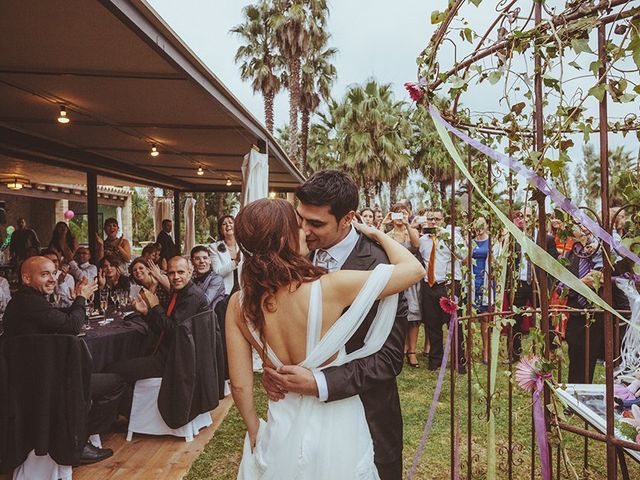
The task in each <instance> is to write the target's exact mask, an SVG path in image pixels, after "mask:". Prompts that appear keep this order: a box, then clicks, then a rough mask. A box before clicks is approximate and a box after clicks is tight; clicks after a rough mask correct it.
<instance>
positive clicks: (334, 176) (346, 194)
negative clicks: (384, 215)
mask: <svg viewBox="0 0 640 480" xmlns="http://www.w3.org/2000/svg"><path fill="white" fill-rule="evenodd" d="M296 197H298V200H300V201H301V202H302V203H306V204H307V205H315V206H323V205H329V207H331V208H330V210H329V211H330V212H331V214H332V215H333V216H334V217H336V220H337V221H340V219H341V218H342V217H344V216H345V215H346V214H347V213H349V212H350V211H351V210H354V211H355V210H357V209H358V185H356V182H354V181H353V178H351V177H350V176H349V175H348V174H346V173H344V172H341V171H339V170H320V171H319V172H316V173H314V174H313V175H311V176H310V177H309V179H308V180H307V181H306V182H304V183H303V184H302V185H300V186H299V187H298V189H297V190H296Z"/></svg>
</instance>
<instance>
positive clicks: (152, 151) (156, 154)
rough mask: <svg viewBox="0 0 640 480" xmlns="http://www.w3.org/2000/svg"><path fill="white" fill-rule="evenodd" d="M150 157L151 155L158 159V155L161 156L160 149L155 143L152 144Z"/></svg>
mask: <svg viewBox="0 0 640 480" xmlns="http://www.w3.org/2000/svg"><path fill="white" fill-rule="evenodd" d="M150 155H151V156H152V157H157V156H158V155H160V152H159V151H158V147H156V144H155V143H153V144H151V152H150Z"/></svg>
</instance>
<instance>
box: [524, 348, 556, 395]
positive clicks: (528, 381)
mask: <svg viewBox="0 0 640 480" xmlns="http://www.w3.org/2000/svg"><path fill="white" fill-rule="evenodd" d="M515 377H516V382H518V385H520V387H521V388H523V389H524V390H526V391H527V392H533V391H535V390H536V389H537V388H540V387H542V381H543V380H544V379H545V378H549V377H550V375H548V374H546V375H545V374H543V373H542V372H541V371H540V369H539V368H538V357H537V356H535V355H532V356H529V357H523V358H522V360H520V361H519V362H518V365H516V373H515Z"/></svg>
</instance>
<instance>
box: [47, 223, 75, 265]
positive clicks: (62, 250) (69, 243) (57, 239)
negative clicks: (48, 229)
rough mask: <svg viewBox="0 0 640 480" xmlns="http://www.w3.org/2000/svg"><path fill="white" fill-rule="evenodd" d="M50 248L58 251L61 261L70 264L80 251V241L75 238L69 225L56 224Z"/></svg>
mask: <svg viewBox="0 0 640 480" xmlns="http://www.w3.org/2000/svg"><path fill="white" fill-rule="evenodd" d="M49 248H50V249H53V250H55V251H57V252H58V255H60V259H61V260H64V261H65V262H67V263H68V262H70V261H72V260H73V256H74V255H75V253H76V250H77V249H78V240H76V237H74V236H73V234H72V233H71V230H69V225H67V224H66V223H65V222H58V223H56V226H55V227H54V228H53V234H52V235H51V241H50V242H49Z"/></svg>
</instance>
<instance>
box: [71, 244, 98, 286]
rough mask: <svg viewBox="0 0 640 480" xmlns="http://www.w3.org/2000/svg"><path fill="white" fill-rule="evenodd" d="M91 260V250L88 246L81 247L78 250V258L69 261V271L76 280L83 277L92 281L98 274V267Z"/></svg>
mask: <svg viewBox="0 0 640 480" xmlns="http://www.w3.org/2000/svg"><path fill="white" fill-rule="evenodd" d="M90 260H91V252H90V251H89V249H88V248H87V247H79V248H78V250H76V259H74V260H72V261H71V262H69V271H70V272H71V275H73V278H75V280H76V282H78V281H80V280H81V279H82V278H86V279H87V280H89V281H92V280H95V279H96V277H97V276H98V267H96V266H95V265H93V264H91V263H89V261H90Z"/></svg>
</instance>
